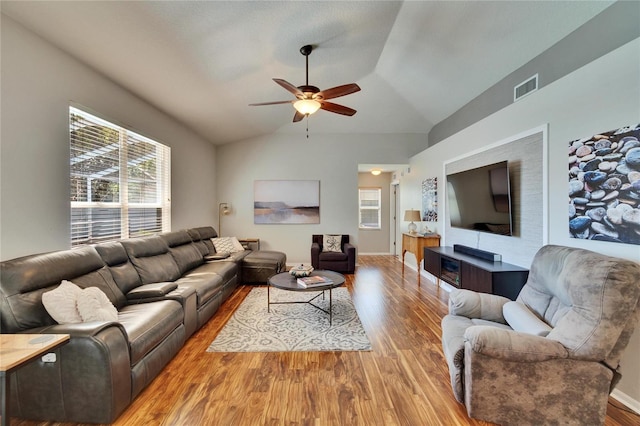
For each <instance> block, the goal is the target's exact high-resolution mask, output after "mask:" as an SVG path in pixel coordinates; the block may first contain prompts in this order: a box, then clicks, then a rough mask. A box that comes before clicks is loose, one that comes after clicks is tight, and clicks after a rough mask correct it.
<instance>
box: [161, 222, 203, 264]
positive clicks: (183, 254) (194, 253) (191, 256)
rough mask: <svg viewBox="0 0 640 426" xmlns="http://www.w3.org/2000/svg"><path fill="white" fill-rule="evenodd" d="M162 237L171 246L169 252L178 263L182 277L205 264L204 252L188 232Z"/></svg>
mask: <svg viewBox="0 0 640 426" xmlns="http://www.w3.org/2000/svg"><path fill="white" fill-rule="evenodd" d="M160 237H161V238H162V239H163V240H165V242H166V243H167V245H168V246H169V252H170V253H171V255H172V256H173V258H174V260H175V261H176V264H177V265H178V269H179V270H180V274H181V275H183V274H184V273H185V272H187V271H190V270H192V269H193V268H195V267H197V266H199V265H201V264H202V263H203V262H204V260H203V255H202V252H201V251H200V250H198V247H197V246H196V245H195V244H194V243H193V241H192V240H191V236H190V235H189V233H188V232H187V231H185V230H181V231H175V232H167V233H165V234H161V235H160Z"/></svg>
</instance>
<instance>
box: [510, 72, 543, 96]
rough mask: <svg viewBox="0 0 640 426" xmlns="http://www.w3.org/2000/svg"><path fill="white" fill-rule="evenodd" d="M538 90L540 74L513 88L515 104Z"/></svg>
mask: <svg viewBox="0 0 640 426" xmlns="http://www.w3.org/2000/svg"><path fill="white" fill-rule="evenodd" d="M536 90H538V74H536V75H534V76H533V77H531V78H529V79H527V80H525V81H523V82H522V83H520V84H518V85H517V86H516V87H514V88H513V102H515V101H517V100H518V99H521V98H524V97H525V96H527V95H529V94H531V93H533V92H535V91H536Z"/></svg>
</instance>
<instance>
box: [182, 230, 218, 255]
mask: <svg viewBox="0 0 640 426" xmlns="http://www.w3.org/2000/svg"><path fill="white" fill-rule="evenodd" d="M187 232H188V233H189V235H190V236H191V239H192V240H193V242H194V244H195V245H196V247H197V248H198V250H199V251H200V252H201V253H202V255H203V256H206V255H208V254H213V253H215V251H216V249H215V248H214V247H213V243H212V242H211V239H212V238H216V237H217V236H218V233H217V232H216V230H215V229H213V227H211V226H201V227H199V228H191V229H189V230H187Z"/></svg>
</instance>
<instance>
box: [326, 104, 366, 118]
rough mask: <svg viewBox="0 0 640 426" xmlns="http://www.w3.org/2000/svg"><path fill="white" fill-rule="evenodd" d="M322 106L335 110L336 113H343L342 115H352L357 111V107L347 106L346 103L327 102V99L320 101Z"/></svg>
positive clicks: (328, 109)
mask: <svg viewBox="0 0 640 426" xmlns="http://www.w3.org/2000/svg"><path fill="white" fill-rule="evenodd" d="M320 108H321V109H323V110H325V111H330V112H335V113H336V114H342V115H348V116H352V115H353V114H355V113H356V112H357V111H356V110H355V109H352V108H349V107H346V106H344V105H338V104H334V103H332V102H325V101H321V102H320Z"/></svg>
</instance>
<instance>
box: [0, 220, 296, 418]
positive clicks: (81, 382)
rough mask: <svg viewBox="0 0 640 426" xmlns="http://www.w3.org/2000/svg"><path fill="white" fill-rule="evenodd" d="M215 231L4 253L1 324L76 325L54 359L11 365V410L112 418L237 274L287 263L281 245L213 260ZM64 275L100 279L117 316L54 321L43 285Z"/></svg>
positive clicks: (209, 312) (67, 328)
mask: <svg viewBox="0 0 640 426" xmlns="http://www.w3.org/2000/svg"><path fill="white" fill-rule="evenodd" d="M214 237H216V231H215V230H214V229H213V228H211V227H200V228H193V229H189V230H181V231H175V232H169V233H164V234H159V235H156V236H151V237H143V238H134V239H127V240H122V241H118V242H109V243H103V244H98V245H95V246H86V247H82V248H78V249H73V250H64V251H57V252H51V253H43V254H35V255H30V256H25V257H21V258H17V259H13V260H7V261H4V262H1V263H0V308H1V315H0V321H1V322H0V326H1V332H2V333H34V334H36V333H45V334H69V335H71V339H70V340H69V343H68V344H66V345H64V346H62V347H60V348H59V349H57V350H55V353H56V358H57V360H56V362H53V363H45V362H43V361H42V359H39V360H35V361H33V362H31V363H29V364H27V365H25V366H24V367H22V368H20V369H18V370H17V371H15V372H14V373H12V375H11V382H10V389H11V395H10V397H11V400H10V407H11V413H12V415H13V416H16V417H20V418H25V419H32V420H48V421H61V422H78V423H111V422H113V421H114V420H115V419H116V418H117V417H118V416H119V415H120V413H122V412H123V411H124V409H125V408H126V407H127V406H128V405H129V404H130V403H131V402H132V401H133V399H134V398H135V397H136V396H137V395H138V394H139V393H140V392H141V391H142V390H143V389H144V388H145V387H146V386H147V385H148V384H149V383H150V382H151V381H152V380H153V379H154V378H155V377H156V376H157V375H158V374H159V373H160V372H161V371H162V369H163V368H164V366H165V365H166V364H167V363H168V362H169V361H170V360H171V359H172V358H173V357H174V356H175V355H176V354H177V353H178V352H179V351H180V349H181V348H182V346H183V345H184V343H185V341H186V339H188V338H189V337H190V336H191V335H192V334H193V333H194V332H195V331H196V330H198V329H199V328H200V327H202V326H203V325H204V324H205V323H206V322H207V321H208V320H209V319H210V318H211V317H212V316H213V315H214V314H215V312H216V311H217V310H218V308H219V307H220V305H221V304H222V303H223V302H224V301H225V300H226V299H227V298H228V297H229V296H230V295H231V294H232V292H233V291H234V289H235V288H236V287H237V286H238V285H239V284H240V283H247V282H263V283H264V282H266V280H267V279H268V277H269V276H270V275H273V274H275V273H278V272H281V271H282V270H284V269H285V264H286V256H285V255H284V253H280V252H267V251H263V252H261V251H254V250H245V251H242V252H236V253H232V254H231V255H230V256H229V257H228V258H227V259H224V260H214V261H207V260H206V258H207V257H211V255H213V254H214V253H215V249H214V246H213V243H212V241H211V238H214ZM62 280H69V281H71V282H73V283H74V284H76V285H78V286H79V287H81V288H86V287H98V288H100V289H101V290H102V291H103V292H104V293H105V294H106V295H107V297H108V298H109V300H110V301H111V303H112V304H113V305H114V306H115V307H116V309H117V310H118V320H117V321H108V322H99V321H94V322H85V323H74V324H58V323H56V321H54V320H53V318H52V317H51V316H50V315H49V314H48V312H47V310H46V309H45V307H44V305H43V303H42V294H43V293H45V292H47V291H50V290H53V289H55V288H56V287H57V286H58V285H59V284H60V282H61V281H62Z"/></svg>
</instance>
